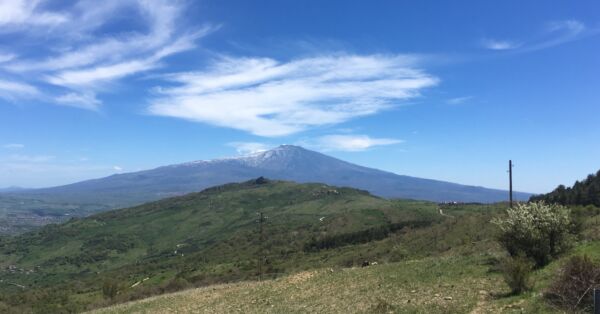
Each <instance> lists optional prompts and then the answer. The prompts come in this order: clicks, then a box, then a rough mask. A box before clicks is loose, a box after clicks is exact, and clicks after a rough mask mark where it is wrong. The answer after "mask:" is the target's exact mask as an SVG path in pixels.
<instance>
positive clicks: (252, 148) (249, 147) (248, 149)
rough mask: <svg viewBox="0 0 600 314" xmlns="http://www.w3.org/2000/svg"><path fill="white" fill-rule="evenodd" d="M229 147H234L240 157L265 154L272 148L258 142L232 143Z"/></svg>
mask: <svg viewBox="0 0 600 314" xmlns="http://www.w3.org/2000/svg"><path fill="white" fill-rule="evenodd" d="M227 146H231V147H234V148H235V150H236V151H237V153H238V154H240V155H248V154H253V153H259V152H264V151H266V150H269V149H270V148H271V145H267V144H265V143H257V142H231V143H227Z"/></svg>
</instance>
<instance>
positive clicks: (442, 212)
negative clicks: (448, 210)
mask: <svg viewBox="0 0 600 314" xmlns="http://www.w3.org/2000/svg"><path fill="white" fill-rule="evenodd" d="M438 210H439V212H440V215H442V216H444V217H450V218H454V216H452V215H448V214H444V211H442V209H441V208H438Z"/></svg>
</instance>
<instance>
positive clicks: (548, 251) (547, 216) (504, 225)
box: [492, 202, 572, 267]
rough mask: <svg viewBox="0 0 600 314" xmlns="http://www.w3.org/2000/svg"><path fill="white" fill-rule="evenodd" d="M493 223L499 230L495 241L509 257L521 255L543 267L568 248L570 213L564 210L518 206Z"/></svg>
mask: <svg viewBox="0 0 600 314" xmlns="http://www.w3.org/2000/svg"><path fill="white" fill-rule="evenodd" d="M492 223H494V224H496V225H498V227H500V235H499V238H498V240H499V241H500V243H501V244H502V245H503V246H504V247H505V248H506V250H507V251H508V253H509V254H510V255H511V256H513V257H514V256H519V255H524V256H526V257H528V258H530V259H532V260H533V261H534V262H535V264H536V266H537V267H542V266H544V265H546V264H548V263H549V262H550V260H551V259H552V258H553V257H555V256H557V255H559V254H560V253H562V252H564V251H565V250H566V249H567V248H568V247H569V244H570V242H571V241H570V239H571V234H570V230H571V227H572V223H571V213H570V211H569V209H567V208H566V207H564V206H561V205H556V204H546V203H544V202H531V203H528V204H517V206H516V207H515V208H511V209H508V210H507V211H506V217H505V218H495V219H493V220H492Z"/></svg>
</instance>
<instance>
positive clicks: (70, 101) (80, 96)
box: [55, 93, 102, 110]
mask: <svg viewBox="0 0 600 314" xmlns="http://www.w3.org/2000/svg"><path fill="white" fill-rule="evenodd" d="M55 101H56V103H57V104H59V105H64V106H70V107H76V108H81V109H88V110H97V109H98V107H99V106H100V105H101V104H102V102H101V101H100V100H98V99H97V98H96V96H95V95H94V94H93V93H68V94H64V95H61V96H58V97H56V98H55Z"/></svg>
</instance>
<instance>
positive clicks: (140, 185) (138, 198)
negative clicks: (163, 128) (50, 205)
mask: <svg viewBox="0 0 600 314" xmlns="http://www.w3.org/2000/svg"><path fill="white" fill-rule="evenodd" d="M259 176H264V177H268V178H272V179H278V180H290V181H295V182H299V183H307V182H319V183H325V184H331V185H337V186H348V187H353V188H358V189H363V190H367V191H369V192H370V193H372V194H374V195H377V196H381V197H386V198H409V199H418V200H427V201H437V202H443V201H459V202H482V203H489V202H497V201H503V200H506V199H507V198H508V192H507V191H504V190H496V189H488V188H484V187H480V186H469V185H461V184H457V183H452V182H446V181H439V180H434V179H424V178H418V177H412V176H406V175H399V174H395V173H392V172H387V171H383V170H379V169H374V168H369V167H364V166H360V165H356V164H353V163H350V162H347V161H344V160H340V159H337V158H334V157H331V156H328V155H325V154H322V153H319V152H315V151H311V150H308V149H305V148H302V147H299V146H294V145H281V146H278V147H276V148H274V149H271V150H267V151H262V152H257V153H253V154H249V155H245V156H238V157H229V158H219V159H212V160H197V161H192V162H185V163H179V164H173V165H166V166H161V167H157V168H154V169H149V170H143V171H138V172H130V173H122V174H114V175H111V176H108V177H104V178H97V179H91V180H86V181H81V182H76V183H72V184H68V185H63V186H57V187H50V188H42V189H33V190H27V191H23V192H21V193H11V194H12V195H21V196H28V197H36V198H41V199H44V200H49V201H61V202H75V203H87V204H90V203H93V204H104V205H107V206H110V207H113V208H116V207H123V206H131V205H136V204H141V203H144V202H147V201H153V200H158V199H161V198H165V197H169V196H176V195H183V194H186V193H190V192H196V191H200V190H203V189H205V188H208V187H210V186H216V185H221V184H225V183H230V182H242V181H246V180H249V179H252V178H256V177H259ZM530 195H531V194H528V193H521V192H516V193H515V199H517V200H526V199H528V198H529V196H530Z"/></svg>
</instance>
